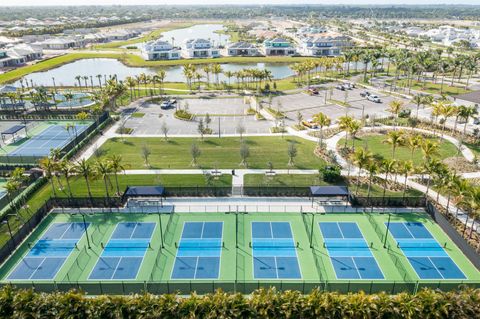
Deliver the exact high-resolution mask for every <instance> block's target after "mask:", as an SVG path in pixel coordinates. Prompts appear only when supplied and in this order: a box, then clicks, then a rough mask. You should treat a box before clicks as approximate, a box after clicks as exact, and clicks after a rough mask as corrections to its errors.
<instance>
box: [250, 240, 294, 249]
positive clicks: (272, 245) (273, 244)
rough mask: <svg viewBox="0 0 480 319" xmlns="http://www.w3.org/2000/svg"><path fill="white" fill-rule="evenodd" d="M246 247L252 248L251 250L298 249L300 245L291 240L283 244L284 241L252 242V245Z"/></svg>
mask: <svg viewBox="0 0 480 319" xmlns="http://www.w3.org/2000/svg"><path fill="white" fill-rule="evenodd" d="M248 246H249V247H250V248H253V249H282V248H289V249H293V248H298V247H300V243H299V242H294V241H293V240H292V241H289V242H285V241H270V242H265V241H260V242H257V241H254V242H253V243H252V242H249V244H248Z"/></svg>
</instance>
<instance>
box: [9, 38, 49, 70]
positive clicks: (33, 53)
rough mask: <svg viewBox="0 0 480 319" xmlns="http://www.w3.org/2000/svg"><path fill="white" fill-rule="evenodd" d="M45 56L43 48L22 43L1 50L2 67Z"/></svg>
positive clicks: (13, 65)
mask: <svg viewBox="0 0 480 319" xmlns="http://www.w3.org/2000/svg"><path fill="white" fill-rule="evenodd" d="M42 56H43V51H42V49H41V48H39V47H36V46H34V45H28V44H25V43H21V44H18V45H15V46H10V47H8V48H6V49H1V50H0V67H15V66H19V65H22V64H24V63H26V62H29V61H33V60H37V59H40V58H41V57H42Z"/></svg>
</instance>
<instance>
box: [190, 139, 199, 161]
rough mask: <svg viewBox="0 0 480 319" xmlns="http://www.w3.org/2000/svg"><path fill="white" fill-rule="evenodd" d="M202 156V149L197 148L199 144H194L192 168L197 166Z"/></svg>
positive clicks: (191, 152) (191, 148)
mask: <svg viewBox="0 0 480 319" xmlns="http://www.w3.org/2000/svg"><path fill="white" fill-rule="evenodd" d="M201 154H202V152H201V150H200V148H199V147H198V146H197V144H195V143H193V144H192V146H190V155H191V156H192V162H191V163H190V165H191V166H197V162H198V158H199V157H200V155H201Z"/></svg>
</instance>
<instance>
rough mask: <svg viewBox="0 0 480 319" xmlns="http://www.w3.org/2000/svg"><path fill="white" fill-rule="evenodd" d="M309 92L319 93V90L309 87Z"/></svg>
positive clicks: (311, 93) (312, 93)
mask: <svg viewBox="0 0 480 319" xmlns="http://www.w3.org/2000/svg"><path fill="white" fill-rule="evenodd" d="M308 94H310V95H318V90H317V89H316V88H309V89H308Z"/></svg>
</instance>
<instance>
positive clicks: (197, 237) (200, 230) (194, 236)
mask: <svg viewBox="0 0 480 319" xmlns="http://www.w3.org/2000/svg"><path fill="white" fill-rule="evenodd" d="M222 237H223V222H184V223H183V230H182V236H181V238H180V242H179V243H178V244H177V243H176V244H175V246H176V247H177V255H176V257H175V264H174V266H173V271H172V275H171V278H172V279H217V278H218V277H219V274H220V258H221V254H222V248H223V246H224V245H223V242H222Z"/></svg>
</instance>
